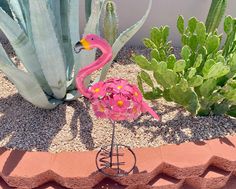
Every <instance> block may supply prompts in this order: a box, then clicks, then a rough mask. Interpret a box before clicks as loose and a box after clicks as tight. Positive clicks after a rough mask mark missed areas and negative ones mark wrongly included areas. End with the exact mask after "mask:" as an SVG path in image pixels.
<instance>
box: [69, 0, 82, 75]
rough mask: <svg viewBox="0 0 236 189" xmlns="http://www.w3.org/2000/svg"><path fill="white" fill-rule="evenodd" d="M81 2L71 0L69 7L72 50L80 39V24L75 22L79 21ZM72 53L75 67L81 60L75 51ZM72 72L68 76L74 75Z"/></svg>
mask: <svg viewBox="0 0 236 189" xmlns="http://www.w3.org/2000/svg"><path fill="white" fill-rule="evenodd" d="M79 2H80V1H74V0H70V1H69V7H68V11H69V15H68V16H69V17H68V21H69V32H70V42H71V47H72V48H73V47H74V45H75V44H76V42H77V41H79V39H80V33H79V22H75V20H79ZM72 52H73V58H74V60H73V66H74V64H75V63H77V64H78V63H79V62H80V59H79V56H78V55H77V54H76V53H75V52H74V51H72ZM72 70H73V67H72ZM72 70H70V69H69V72H68V75H71V74H72Z"/></svg>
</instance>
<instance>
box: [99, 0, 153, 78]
mask: <svg viewBox="0 0 236 189" xmlns="http://www.w3.org/2000/svg"><path fill="white" fill-rule="evenodd" d="M151 7H152V0H149V5H148V9H147V11H146V13H145V14H144V16H143V17H142V18H141V20H139V21H138V22H137V23H136V24H134V25H133V26H131V27H129V28H128V29H127V30H125V31H123V32H122V33H121V34H120V35H119V37H118V38H117V39H116V41H115V43H114V44H113V45H112V50H113V56H112V60H111V61H110V62H109V63H108V64H106V65H105V66H104V68H103V69H102V72H101V74H100V78H99V80H100V81H101V80H104V79H105V78H106V75H107V72H108V69H109V68H110V67H111V63H112V61H113V60H114V58H115V57H116V55H117V54H118V52H119V51H120V50H121V48H122V47H123V46H124V45H125V44H126V43H127V42H128V41H129V40H130V39H131V38H132V37H133V36H134V34H135V33H136V32H137V31H138V30H139V29H140V28H141V27H142V25H143V24H144V22H145V21H146V19H147V17H148V14H149V12H150V10H151Z"/></svg>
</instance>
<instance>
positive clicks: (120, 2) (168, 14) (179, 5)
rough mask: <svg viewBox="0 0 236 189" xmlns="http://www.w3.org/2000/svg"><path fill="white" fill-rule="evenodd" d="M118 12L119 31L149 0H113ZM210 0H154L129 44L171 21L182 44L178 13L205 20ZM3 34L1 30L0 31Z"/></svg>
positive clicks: (232, 5)
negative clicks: (178, 26) (146, 17)
mask: <svg viewBox="0 0 236 189" xmlns="http://www.w3.org/2000/svg"><path fill="white" fill-rule="evenodd" d="M79 1H81V4H80V22H81V27H80V30H81V32H82V31H83V28H84V25H85V18H84V17H85V16H84V15H85V14H84V1H86V0H79ZM114 1H115V2H116V5H117V11H118V15H119V31H120V32H121V31H123V30H125V29H126V28H128V27H129V26H131V25H132V24H134V23H136V22H137V21H138V20H139V19H140V18H141V17H142V16H143V14H144V13H145V10H146V9H147V6H148V0H114ZM210 4H211V0H153V5H152V9H151V12H150V15H149V17H148V19H147V21H146V22H145V24H144V25H143V27H142V28H141V29H140V31H139V32H138V33H137V34H136V35H135V36H134V37H133V38H132V39H131V40H130V42H129V43H128V45H141V44H142V42H141V39H142V38H144V37H147V36H148V35H149V29H150V28H151V27H153V26H161V25H169V26H170V28H171V35H170V40H171V41H172V42H173V44H174V45H175V46H179V45H180V40H179V34H178V31H177V29H176V20H177V17H178V15H180V14H182V15H183V16H184V17H185V20H187V19H188V18H190V17H191V16H196V17H197V18H198V19H200V20H202V21H205V19H206V16H207V13H208V9H209V7H210ZM228 14H230V15H232V16H233V17H236V0H228V8H227V11H226V15H228ZM0 35H1V32H0ZM0 37H1V36H0Z"/></svg>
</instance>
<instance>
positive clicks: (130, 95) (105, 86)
mask: <svg viewBox="0 0 236 189" xmlns="http://www.w3.org/2000/svg"><path fill="white" fill-rule="evenodd" d="M81 47H82V49H86V50H90V49H93V48H99V49H100V50H101V51H102V55H101V56H100V57H99V58H98V59H97V60H95V61H94V62H93V63H92V64H91V65H88V66H86V67H85V68H82V69H81V70H80V71H79V72H78V75H77V77H76V85H77V89H78V90H79V92H80V93H81V94H82V95H84V96H85V97H87V98H89V99H90V101H91V104H92V107H93V110H94V112H95V115H96V116H97V117H98V118H108V119H111V120H113V121H121V120H129V121H131V120H134V119H136V118H137V117H138V116H139V115H140V114H141V113H142V112H146V111H148V112H149V113H150V114H151V115H152V116H153V117H154V118H156V119H157V120H160V118H159V116H158V115H157V114H156V113H155V112H154V111H153V110H152V109H151V108H150V107H149V106H148V105H147V104H146V103H145V102H144V101H143V98H142V94H141V92H140V90H139V89H138V87H136V86H135V85H132V84H130V83H128V81H126V80H124V79H116V78H111V79H109V80H107V81H104V82H98V83H96V84H94V85H92V86H91V87H89V88H86V87H85V86H84V79H85V78H86V76H88V75H90V74H91V73H92V72H94V71H96V70H98V69H99V68H101V67H103V66H104V65H105V64H106V63H108V62H109V61H110V60H111V58H112V48H111V47H110V45H109V43H108V42H106V41H105V40H104V39H102V38H100V37H99V36H97V35H94V34H89V35H87V36H85V37H84V39H82V40H81V41H80V42H78V43H77V44H76V45H75V50H76V51H77V52H80V50H81Z"/></svg>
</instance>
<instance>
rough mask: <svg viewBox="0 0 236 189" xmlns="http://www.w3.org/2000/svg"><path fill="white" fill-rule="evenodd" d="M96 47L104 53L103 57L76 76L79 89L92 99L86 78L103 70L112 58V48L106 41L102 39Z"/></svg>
mask: <svg viewBox="0 0 236 189" xmlns="http://www.w3.org/2000/svg"><path fill="white" fill-rule="evenodd" d="M94 47H96V48H98V49H100V50H101V51H102V55H101V56H100V57H99V58H98V59H97V60H95V61H94V62H93V63H92V64H90V65H88V66H86V67H84V68H82V69H80V70H79V72H78V74H77V76H76V86H77V89H78V90H79V92H80V93H81V94H82V95H83V96H85V97H87V98H90V97H91V93H89V92H88V88H87V87H86V86H85V85H84V80H85V78H86V77H87V76H88V75H90V74H91V73H93V72H94V71H96V70H98V69H100V68H102V67H103V66H104V65H105V64H107V63H108V62H109V61H110V60H111V58H112V48H111V46H110V45H109V44H108V43H107V42H106V41H105V40H103V39H101V41H99V43H98V44H96V46H95V45H94Z"/></svg>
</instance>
